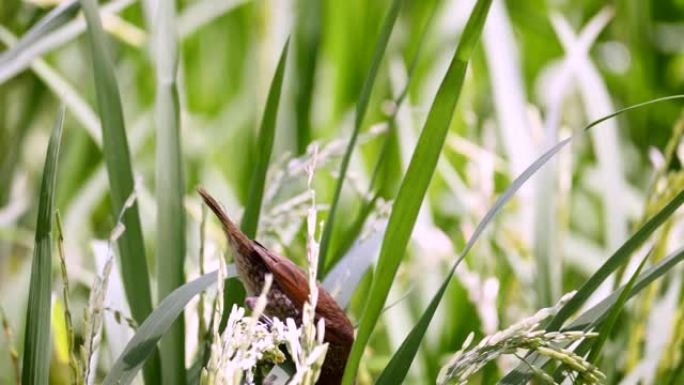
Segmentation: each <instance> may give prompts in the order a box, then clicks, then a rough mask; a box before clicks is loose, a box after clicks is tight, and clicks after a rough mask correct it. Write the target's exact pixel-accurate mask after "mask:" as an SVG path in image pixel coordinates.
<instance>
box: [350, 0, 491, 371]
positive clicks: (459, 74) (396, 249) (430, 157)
mask: <svg viewBox="0 0 684 385" xmlns="http://www.w3.org/2000/svg"><path fill="white" fill-rule="evenodd" d="M490 5H491V0H480V1H478V2H477V4H476V5H475V8H474V9H473V12H472V13H471V15H470V18H469V20H468V23H467V24H466V27H465V30H464V31H463V35H462V36H461V41H460V42H459V45H458V47H457V48H456V52H455V54H454V57H453V59H452V61H451V64H450V65H449V69H448V70H447V73H446V75H445V76H444V79H443V80H442V84H441V85H440V87H439V90H438V91H437V95H436V96H435V100H434V102H433V103H432V107H431V108H430V112H429V114H428V117H427V120H426V122H425V126H424V128H423V131H422V133H421V134H420V138H419V139H418V144H417V145H416V149H415V150H414V152H413V156H412V157H411V162H410V164H409V166H408V170H407V172H406V176H405V177H404V179H403V181H402V183H401V186H400V187H399V193H398V195H397V198H396V200H395V202H394V207H393V208H392V213H391V215H390V218H389V223H388V225H387V231H386V233H385V238H384V240H383V242H382V248H381V250H380V256H379V258H378V265H377V268H376V270H375V274H374V276H375V277H376V278H375V279H374V280H373V283H372V285H371V289H370V293H369V295H368V300H367V301H366V306H365V309H364V312H363V315H362V318H361V323H360V325H359V329H358V333H357V336H356V340H355V341H354V344H353V346H352V350H351V353H350V356H349V361H348V362H347V367H346V368H345V373H344V378H343V384H346V385H350V384H351V383H352V382H353V380H354V376H355V374H356V371H357V369H358V365H359V362H360V360H361V356H362V355H363V351H364V349H365V347H366V344H367V343H368V340H369V338H370V335H371V333H372V331H373V329H374V328H375V325H376V323H377V321H378V318H379V317H380V313H381V312H382V308H383V307H384V305H385V301H386V300H387V295H388V293H389V290H390V287H391V286H392V282H393V281H394V276H395V275H396V273H397V269H398V268H399V264H400V263H401V260H402V259H403V256H404V253H405V252H406V246H407V244H408V241H409V238H410V236H411V232H412V231H413V226H414V225H415V222H416V218H417V216H418V211H419V210H420V206H421V203H422V202H423V198H424V197H425V193H426V192H427V188H428V186H429V184H430V180H431V179H432V175H433V174H434V171H435V168H436V167H437V161H438V160H439V156H440V153H441V149H442V146H443V145H444V140H445V139H446V135H447V132H448V130H449V125H450V123H451V119H452V117H453V114H454V110H455V108H456V104H457V103H458V99H459V96H460V92H461V89H462V87H463V81H464V79H465V73H466V68H467V66H468V60H469V58H470V54H471V52H472V49H473V47H474V45H475V43H476V42H477V41H478V40H479V38H480V33H481V31H482V27H483V25H484V21H485V20H486V17H487V13H488V11H489V6H490ZM433 302H436V303H439V301H438V300H437V301H433ZM435 306H436V304H435ZM428 323H429V321H428ZM426 327H427V326H426ZM421 339H422V336H421V337H420V338H419V339H418V341H417V342H420V340H421ZM417 348H418V346H417V344H416V345H411V346H408V347H407V348H406V349H408V350H413V349H417ZM412 357H413V355H412V354H411V360H412ZM408 364H410V361H409V362H408V363H406V370H403V369H397V370H396V371H394V374H393V375H392V378H387V377H385V378H387V381H391V383H395V384H396V383H401V382H402V381H403V378H404V376H405V373H406V371H408ZM402 372H403V373H402Z"/></svg>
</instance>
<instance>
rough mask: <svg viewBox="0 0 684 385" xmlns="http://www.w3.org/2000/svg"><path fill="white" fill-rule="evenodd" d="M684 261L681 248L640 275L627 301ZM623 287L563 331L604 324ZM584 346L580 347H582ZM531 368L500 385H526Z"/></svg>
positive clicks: (539, 360)
mask: <svg viewBox="0 0 684 385" xmlns="http://www.w3.org/2000/svg"><path fill="white" fill-rule="evenodd" d="M682 261H684V247H681V248H679V249H678V250H676V251H674V252H673V253H671V254H670V255H668V256H667V257H665V258H663V259H662V260H660V261H659V262H658V263H657V264H656V265H655V266H653V267H651V268H650V269H648V270H646V272H644V273H642V274H641V275H639V278H638V279H637V280H636V281H635V282H634V285H633V287H632V289H631V290H629V295H628V297H627V300H629V299H630V298H632V297H634V296H635V295H637V294H639V293H640V292H641V291H642V290H643V289H645V288H646V287H647V286H648V285H650V284H651V283H652V282H653V281H655V280H656V279H658V278H660V277H662V276H663V275H665V274H666V273H667V272H669V271H670V270H672V269H673V268H674V267H675V266H676V265H677V264H678V263H680V262H682ZM625 287H626V286H622V287H620V288H618V289H617V290H615V291H614V292H613V293H611V294H610V295H609V296H608V297H606V298H604V299H603V300H602V301H601V302H599V303H598V304H596V305H594V306H593V307H591V308H590V309H588V310H586V311H585V312H584V313H582V314H581V315H580V316H579V317H577V319H576V320H574V321H573V322H571V323H570V324H569V325H568V326H567V327H565V328H563V331H568V330H588V329H590V328H591V327H592V326H593V325H598V324H600V323H601V322H603V320H604V319H606V317H607V316H608V314H609V312H610V310H611V309H612V308H613V306H614V304H615V303H616V302H617V301H618V298H619V297H620V296H621V295H622V293H623V292H624V288H625ZM581 346H582V345H580V347H581ZM526 360H527V362H528V363H529V364H531V365H535V366H537V367H542V366H544V365H545V364H546V363H547V362H548V361H549V360H548V358H546V357H543V356H539V355H537V354H533V355H531V356H530V357H528V358H526ZM528 369H529V366H528V365H527V364H522V365H519V366H518V367H517V368H516V369H514V370H512V371H511V372H510V373H508V374H507V375H506V377H504V378H503V379H502V380H501V381H500V382H499V384H507V385H511V384H524V383H526V381H528V380H529V378H530V377H531V373H530V372H529V371H528Z"/></svg>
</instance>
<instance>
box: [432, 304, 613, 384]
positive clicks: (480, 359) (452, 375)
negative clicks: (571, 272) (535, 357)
mask: <svg viewBox="0 0 684 385" xmlns="http://www.w3.org/2000/svg"><path fill="white" fill-rule="evenodd" d="M574 294H575V292H572V293H569V294H566V295H564V296H563V297H562V298H561V299H560V301H559V302H558V303H557V304H556V305H555V306H553V307H550V308H544V309H541V310H539V311H538V312H537V313H536V314H534V315H533V316H531V317H529V318H526V319H523V320H522V321H520V322H518V323H516V324H514V325H512V326H511V327H509V328H508V329H505V330H502V331H499V332H497V333H495V334H494V335H492V336H488V337H485V338H483V339H482V340H481V341H480V343H479V344H477V345H476V346H475V347H473V348H472V349H470V350H468V351H466V349H468V347H469V346H470V344H471V342H472V340H473V336H474V334H473V333H471V334H470V335H469V336H468V338H466V341H465V343H464V344H463V347H462V348H461V350H459V351H458V352H456V353H455V354H454V355H453V356H452V358H451V359H449V361H448V363H447V364H446V365H444V367H442V370H440V372H439V376H438V377H437V384H440V385H442V384H459V385H460V384H467V383H468V379H469V378H470V377H471V376H472V375H473V374H475V373H477V372H478V371H479V370H480V369H482V368H483V367H484V366H485V365H486V364H487V363H489V362H491V361H493V360H496V359H497V358H499V357H500V356H502V355H507V354H510V355H516V356H517V352H518V350H519V349H524V350H527V351H535V352H537V353H539V354H541V355H544V356H547V357H549V358H551V359H553V360H557V361H559V362H561V363H563V364H565V365H566V366H567V368H568V369H567V371H569V372H574V373H576V374H577V375H578V376H579V377H581V378H582V379H583V380H584V381H585V383H588V384H594V383H596V384H598V383H600V382H601V381H602V380H603V379H604V378H605V376H604V375H603V373H601V371H600V370H599V369H598V368H596V367H595V366H593V365H592V364H590V363H589V362H587V361H585V360H584V359H583V358H582V357H580V356H578V355H577V354H575V353H574V352H572V351H569V350H566V349H563V348H562V347H561V346H559V345H558V344H559V343H561V342H572V341H577V340H580V339H583V338H589V337H595V336H596V333H587V332H583V331H567V332H565V331H564V332H557V331H553V332H546V331H544V330H540V329H539V326H540V324H541V322H542V321H544V320H545V319H547V318H549V317H551V316H553V315H555V314H556V313H558V311H559V310H560V309H561V308H562V307H563V305H565V304H566V303H567V302H568V301H569V300H570V299H571V298H572V296H573V295H574ZM531 369H532V370H533V372H534V373H535V374H536V375H537V377H539V378H540V379H541V380H542V381H544V382H546V383H552V384H555V382H554V381H553V379H552V378H551V377H550V376H549V375H548V374H546V373H545V372H543V371H542V370H540V369H538V368H535V367H531Z"/></svg>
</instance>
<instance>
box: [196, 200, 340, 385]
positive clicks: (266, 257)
mask: <svg viewBox="0 0 684 385" xmlns="http://www.w3.org/2000/svg"><path fill="white" fill-rule="evenodd" d="M197 191H198V192H199V194H200V195H201V196H202V199H204V202H205V203H206V204H207V206H209V208H210V209H211V211H213V212H214V214H215V215H216V216H217V217H218V219H219V221H221V224H222V225H223V230H224V231H225V233H226V236H227V238H228V243H229V244H230V247H231V248H232V249H233V251H234V258H235V264H236V266H237V271H238V275H239V277H240V280H241V281H242V283H243V284H244V285H245V289H246V290H247V293H248V295H249V296H254V295H258V294H259V293H260V292H261V288H262V287H263V284H264V277H265V275H266V274H267V273H271V274H272V275H273V285H272V287H271V290H270V292H269V293H268V305H267V306H266V310H265V314H266V315H268V316H272V317H278V318H279V319H281V320H284V319H286V318H288V317H291V318H293V319H294V320H295V321H296V322H301V309H302V307H303V305H304V303H305V302H306V301H307V300H308V297H309V284H308V280H307V276H306V274H305V273H304V272H303V271H302V269H300V268H299V266H297V265H295V264H294V263H293V262H292V261H290V260H289V259H287V258H284V257H281V256H279V255H277V254H275V253H273V252H272V251H270V250H268V249H266V248H265V247H264V246H262V245H261V244H259V243H258V242H256V241H253V240H251V239H249V238H248V237H247V236H246V235H245V234H244V233H243V232H241V231H240V230H239V229H238V228H237V227H236V226H235V224H234V223H233V222H232V221H231V220H230V218H228V215H226V213H225V211H224V210H223V208H222V207H221V205H220V204H219V203H218V201H217V200H216V199H214V197H212V196H211V195H210V194H209V193H208V192H207V191H206V190H204V189H203V188H201V187H200V188H198V189H197ZM318 291H319V295H318V304H317V306H316V321H318V319H320V317H323V318H324V319H325V341H326V342H328V343H329V346H328V354H327V355H326V358H325V362H324V364H323V368H322V369H321V375H320V378H319V380H318V382H317V383H318V384H319V385H337V384H340V382H341V381H342V375H343V373H344V367H345V365H346V363H347V357H348V356H349V352H350V350H351V345H352V343H353V342H354V328H353V327H352V324H351V322H350V321H349V319H348V318H347V315H346V314H345V313H344V311H343V310H342V309H341V308H340V307H339V305H338V304H337V302H335V300H334V299H333V298H332V296H330V294H328V292H327V291H326V290H325V289H324V288H323V287H321V286H320V285H319V286H318Z"/></svg>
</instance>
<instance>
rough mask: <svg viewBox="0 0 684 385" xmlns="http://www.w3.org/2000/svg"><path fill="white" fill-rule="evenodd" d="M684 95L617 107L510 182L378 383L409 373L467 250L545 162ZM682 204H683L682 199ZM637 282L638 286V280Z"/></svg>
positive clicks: (524, 369) (569, 138)
mask: <svg viewBox="0 0 684 385" xmlns="http://www.w3.org/2000/svg"><path fill="white" fill-rule="evenodd" d="M682 98H684V95H673V96H667V97H663V98H659V99H654V100H650V101H647V102H644V103H639V104H636V105H633V106H629V107H626V108H623V109H620V110H618V111H616V112H614V113H612V114H609V115H606V116H604V117H602V118H600V119H597V120H595V121H593V122H591V123H589V124H588V125H587V126H586V127H584V128H583V129H582V130H580V131H577V132H575V133H574V134H573V135H571V136H570V137H568V138H565V139H563V140H562V141H560V142H558V143H557V144H555V145H554V146H553V147H551V148H550V149H549V150H547V151H546V152H545V153H544V154H542V155H541V156H540V157H539V158H537V160H535V161H534V162H533V163H532V164H531V165H530V166H529V167H528V168H527V169H525V171H523V172H522V174H520V175H519V176H518V177H517V178H516V179H515V180H514V181H513V182H512V183H511V185H510V186H509V187H508V188H507V189H506V191H504V192H503V194H501V196H499V198H498V199H497V200H496V202H494V205H493V206H492V207H491V208H490V209H489V211H487V213H486V214H485V216H484V217H483V218H482V220H481V221H480V223H479V224H478V225H477V227H476V228H475V231H474V232H473V235H472V236H471V237H470V239H469V240H468V242H467V243H466V245H465V247H464V248H463V251H461V254H460V256H459V258H458V259H457V260H456V262H455V263H454V265H453V266H452V268H451V270H450V271H449V274H447V276H446V278H445V279H444V282H443V283H442V286H441V287H440V289H439V290H438V291H437V293H435V295H434V297H433V299H432V300H431V301H430V305H428V307H427V308H426V309H425V311H424V312H423V314H422V315H421V318H420V320H419V321H418V323H417V324H416V325H415V326H414V327H413V329H411V332H410V333H409V335H408V336H407V338H406V339H405V340H404V341H403V342H402V344H401V346H400V347H399V349H398V350H397V352H396V353H395V354H394V356H392V359H391V360H390V362H389V364H388V365H387V367H386V368H385V370H384V371H383V373H381V375H380V378H381V379H382V380H383V382H380V380H378V383H379V384H380V383H393V382H391V381H390V382H387V381H388V380H390V379H391V380H392V381H396V380H397V378H398V377H395V376H396V375H397V374H402V373H403V376H405V375H406V373H407V372H408V369H409V367H410V365H411V362H412V361H413V358H414V357H415V354H416V352H417V351H418V345H419V344H420V341H421V340H422V338H423V336H424V335H425V332H426V330H427V328H428V326H429V325H430V321H431V320H432V317H433V316H434V314H435V311H436V310H437V305H438V304H439V302H440V301H441V298H442V296H443V295H444V292H445V290H446V287H447V285H448V284H449V281H450V280H451V277H452V276H453V275H454V272H455V271H456V268H457V267H458V265H459V264H460V263H461V261H463V259H464V258H465V256H466V255H467V254H468V252H469V251H470V250H471V249H472V247H473V246H474V244H475V242H476V241H477V240H478V239H479V237H480V235H481V234H482V233H483V231H484V229H485V228H486V227H487V225H488V224H489V223H490V222H491V221H492V220H493V219H494V216H496V214H497V213H498V212H499V210H501V208H502V207H503V206H504V205H505V204H506V203H507V202H508V201H509V200H510V199H511V198H512V197H513V195H514V194H515V193H516V192H517V191H518V190H519V189H520V188H521V187H522V186H523V185H524V184H525V183H526V182H527V180H528V179H529V178H530V177H532V175H534V174H535V173H536V172H537V171H538V170H539V169H540V168H541V167H542V166H543V165H545V164H546V163H547V162H548V161H549V160H550V159H551V158H553V157H554V156H555V155H556V154H557V153H558V152H559V151H560V150H561V149H562V148H563V147H565V146H566V145H567V144H568V143H570V142H571V141H573V140H574V139H576V138H577V137H579V136H581V135H583V134H584V133H585V132H587V131H588V130H590V129H591V128H593V127H595V126H597V125H598V124H600V123H601V122H604V121H606V120H608V119H611V118H613V117H615V116H618V115H620V114H623V113H625V112H627V111H630V110H634V109H638V108H642V107H646V106H649V105H651V104H656V103H660V102H665V101H669V100H674V99H682ZM683 193H684V192H683ZM680 194H681V193H680ZM676 199H677V198H675V199H674V200H676ZM671 203H672V202H671ZM679 204H681V202H680V203H679ZM663 210H665V209H663ZM659 214H660V213H659ZM656 217H658V215H656ZM661 220H662V221H664V220H665V218H661ZM661 223H662V222H661ZM644 227H645V226H644ZM656 227H657V226H656ZM642 229H643V228H642ZM654 230H655V228H652V229H651V231H654ZM635 236H636V235H635ZM630 241H631V239H630ZM630 241H628V242H630ZM634 247H636V246H634ZM611 259H612V258H611ZM609 262H610V260H609ZM606 263H608V262H606ZM636 285H637V286H638V283H637V284H636ZM577 294H579V293H577ZM577 294H576V295H575V297H577ZM573 298H574V297H573ZM570 302H572V301H570ZM566 306H567V305H566ZM527 369H528V368H527V367H526V366H524V365H521V366H519V367H518V368H517V369H516V373H517V372H518V371H523V372H524V371H526V370H527ZM384 372H388V374H387V375H385V374H384ZM509 375H511V374H510V373H509ZM403 376H402V377H401V379H403ZM507 377H508V376H507ZM505 383H506V384H511V383H508V382H505ZM512 383H516V384H517V383H519V382H512Z"/></svg>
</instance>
